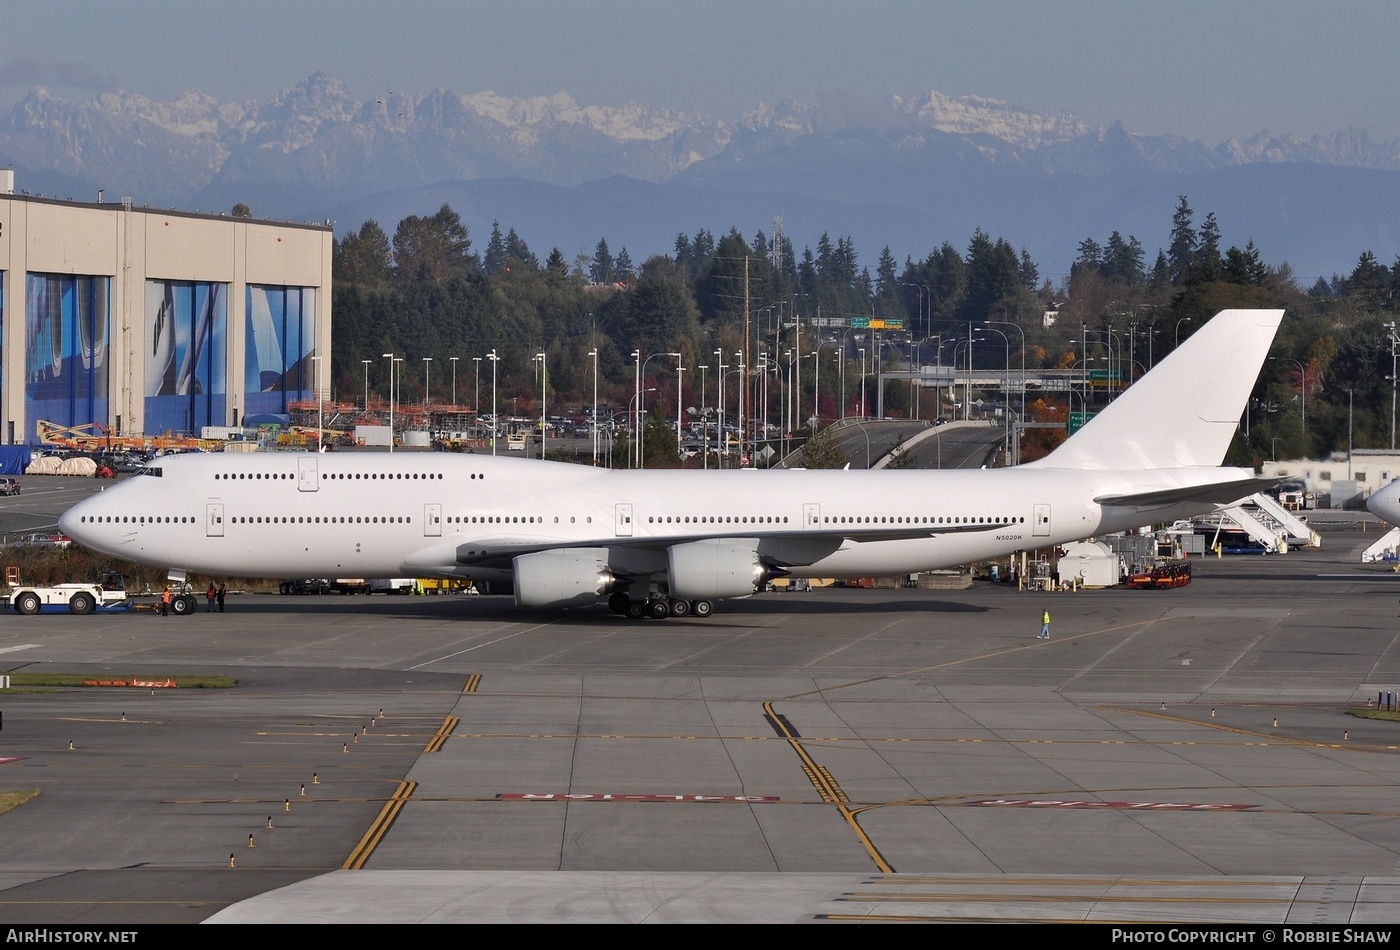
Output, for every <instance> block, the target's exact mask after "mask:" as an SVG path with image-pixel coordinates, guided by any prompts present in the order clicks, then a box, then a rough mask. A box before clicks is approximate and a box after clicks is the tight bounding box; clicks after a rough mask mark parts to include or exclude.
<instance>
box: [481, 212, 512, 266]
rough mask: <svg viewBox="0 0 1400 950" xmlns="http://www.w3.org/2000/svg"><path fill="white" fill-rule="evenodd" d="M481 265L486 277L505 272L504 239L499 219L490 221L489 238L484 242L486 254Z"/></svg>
mask: <svg viewBox="0 0 1400 950" xmlns="http://www.w3.org/2000/svg"><path fill="white" fill-rule="evenodd" d="M482 267H484V268H485V270H486V275H487V276H488V277H495V276H496V275H497V274H502V273H505V269H506V241H505V238H504V237H502V236H501V222H499V221H492V222H491V239H490V240H489V241H487V242H486V256H485V257H484V258H483V260H482Z"/></svg>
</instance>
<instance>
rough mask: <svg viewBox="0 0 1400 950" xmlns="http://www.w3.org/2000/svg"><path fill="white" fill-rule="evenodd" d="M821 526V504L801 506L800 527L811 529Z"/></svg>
mask: <svg viewBox="0 0 1400 950" xmlns="http://www.w3.org/2000/svg"><path fill="white" fill-rule="evenodd" d="M821 526H822V506H821V505H815V504H810V503H809V504H805V505H803V506H802V527H803V528H806V529H807V530H809V531H810V530H813V529H815V528H820V527H821Z"/></svg>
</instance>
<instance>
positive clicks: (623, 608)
mask: <svg viewBox="0 0 1400 950" xmlns="http://www.w3.org/2000/svg"><path fill="white" fill-rule="evenodd" d="M629 603H631V601H630V600H628V597H627V595H626V594H621V593H618V594H613V595H612V596H611V597H609V598H608V609H609V610H611V611H612V612H613V613H615V614H622V615H624V616H626V614H627V605H628V604H629Z"/></svg>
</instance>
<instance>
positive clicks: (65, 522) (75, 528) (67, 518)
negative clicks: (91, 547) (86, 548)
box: [58, 503, 82, 541]
mask: <svg viewBox="0 0 1400 950" xmlns="http://www.w3.org/2000/svg"><path fill="white" fill-rule="evenodd" d="M81 507H82V504H81V503H79V504H77V505H74V506H73V507H72V508H69V509H68V510H67V511H65V512H64V513H63V514H61V515H59V516H58V530H59V531H62V532H63V533H64V534H66V535H68V537H70V538H73V539H75V540H77V541H81V540H82V530H81V528H79V525H80V524H81V523H82V520H81V517H80V515H79V513H78V509H79V508H81Z"/></svg>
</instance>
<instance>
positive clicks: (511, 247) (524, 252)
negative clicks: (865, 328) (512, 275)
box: [506, 228, 540, 270]
mask: <svg viewBox="0 0 1400 950" xmlns="http://www.w3.org/2000/svg"><path fill="white" fill-rule="evenodd" d="M539 267H540V262H539V260H538V259H537V258H536V257H535V255H534V254H532V253H530V247H529V245H527V244H526V243H525V242H524V241H522V240H521V239H520V235H518V234H516V233H515V228H511V229H510V231H508V232H507V233H506V269H507V270H539Z"/></svg>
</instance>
